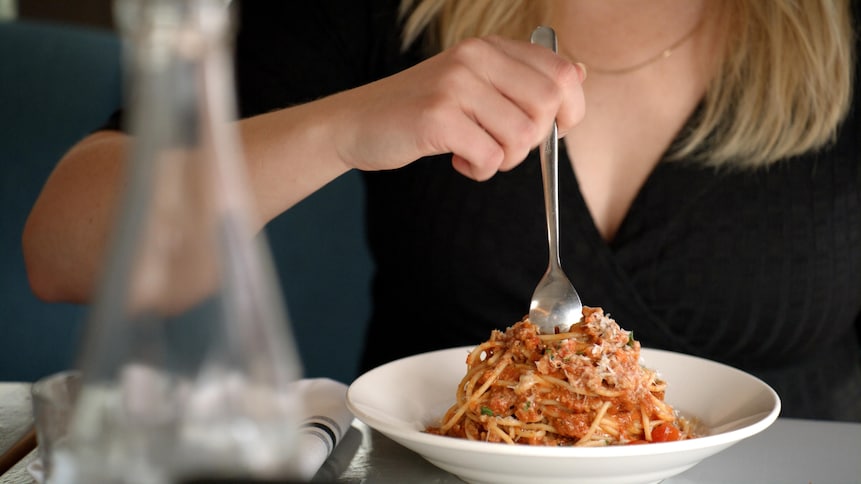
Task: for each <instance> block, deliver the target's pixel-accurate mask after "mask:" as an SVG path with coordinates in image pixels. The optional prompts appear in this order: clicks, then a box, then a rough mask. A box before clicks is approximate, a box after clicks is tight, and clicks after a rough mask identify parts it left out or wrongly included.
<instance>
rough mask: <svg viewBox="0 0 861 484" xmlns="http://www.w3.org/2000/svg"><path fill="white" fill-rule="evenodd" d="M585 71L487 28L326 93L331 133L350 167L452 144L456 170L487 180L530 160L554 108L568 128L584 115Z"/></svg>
mask: <svg viewBox="0 0 861 484" xmlns="http://www.w3.org/2000/svg"><path fill="white" fill-rule="evenodd" d="M584 78H585V70H584V69H583V68H582V66H578V65H575V64H571V63H570V62H568V61H566V60H565V59H563V58H562V57H559V56H557V55H555V54H554V53H553V52H551V51H550V50H548V49H546V48H544V47H540V46H536V45H532V44H529V43H526V42H517V41H511V40H505V39H502V38H499V37H487V38H482V39H468V40H465V41H463V42H461V43H459V44H457V45H456V46H454V47H452V48H451V49H448V50H446V51H444V52H442V53H440V54H438V55H436V56H434V57H432V58H430V59H428V60H426V61H425V62H422V63H420V64H418V65H416V66H414V67H413V68H411V69H408V70H406V71H403V72H401V73H398V74H396V75H393V76H390V77H387V78H385V79H381V80H379V81H377V82H374V83H372V84H369V85H366V86H363V87H360V88H357V89H353V90H350V91H346V92H343V93H340V94H336V95H333V96H330V97H329V98H326V99H323V100H321V101H320V102H321V103H322V104H323V105H330V106H331V107H332V108H333V109H336V111H338V113H339V114H338V115H337V116H335V117H334V120H335V122H334V124H332V125H331V126H333V127H336V129H337V131H336V132H335V134H334V135H333V137H332V140H334V141H333V142H334V143H335V145H336V150H337V152H338V155H339V157H340V158H341V160H343V161H344V162H345V163H346V164H347V165H348V166H350V167H353V168H357V169H360V170H383V169H392V168H398V167H401V166H404V165H406V164H409V163H410V162H412V161H414V160H416V159H418V158H420V157H423V156H427V155H434V154H441V153H452V154H453V157H452V165H453V166H454V168H455V169H456V170H457V171H459V172H460V173H462V174H463V175H465V176H467V177H470V178H473V179H475V180H486V179H488V178H490V177H491V176H493V175H494V174H495V173H496V172H497V171H506V170H510V169H512V168H513V167H515V166H516V165H518V164H519V163H520V162H521V161H523V159H524V158H525V157H526V155H527V154H528V153H529V151H530V150H531V149H533V148H535V147H536V146H538V145H539V144H540V143H541V142H542V141H543V140H544V139H545V138H546V137H547V134H548V133H549V132H550V129H551V125H552V122H553V120H554V118H555V119H556V121H557V125H558V129H559V133H560V136H562V135H564V133H566V132H567V130H568V129H570V128H571V127H572V126H574V125H575V124H576V123H578V122H579V121H580V119H581V118H582V117H583V114H584V102H583V91H582V89H581V82H582V81H583V79H584ZM336 106H340V107H341V109H337V107H336Z"/></svg>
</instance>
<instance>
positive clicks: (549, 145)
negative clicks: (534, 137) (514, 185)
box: [529, 26, 583, 334]
mask: <svg viewBox="0 0 861 484" xmlns="http://www.w3.org/2000/svg"><path fill="white" fill-rule="evenodd" d="M530 40H531V42H532V43H533V44H536V45H541V46H544V47H547V48H548V49H551V50H552V51H553V52H556V49H557V44H556V32H554V30H553V29H552V28H550V27H545V26H540V27H538V28H536V29H535V30H534V31H533V32H532V36H531V39H530ZM558 151H559V139H558V131H557V127H556V121H554V122H553V128H552V129H551V130H550V135H549V136H548V137H547V140H546V141H545V142H544V144H543V145H542V146H541V179H542V181H543V183H544V206H545V209H546V212H547V241H548V243H549V246H550V263H549V264H548V266H547V272H545V273H544V276H543V277H542V278H541V280H540V281H539V282H538V286H537V287H536V288H535V292H533V293H532V302H531V304H530V305H529V320H530V321H531V322H532V323H533V324H535V325H536V326H538V328H539V329H540V330H541V332H542V333H544V334H553V333H555V332H556V329H557V328H559V329H560V330H563V331H564V330H567V329H568V327H569V326H570V325H572V324H574V323H576V322H578V321H580V318H581V317H582V312H583V304H582V303H581V302H580V296H579V295H578V294H577V291H576V290H575V289H574V286H573V285H572V284H571V281H570V280H568V276H566V275H565V272H563V271H562V265H561V263H560V260H559V214H558V209H559V194H558V190H559V179H558V171H559V154H558Z"/></svg>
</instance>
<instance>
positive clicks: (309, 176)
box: [22, 107, 348, 302]
mask: <svg viewBox="0 0 861 484" xmlns="http://www.w3.org/2000/svg"><path fill="white" fill-rule="evenodd" d="M313 116H316V114H314V111H313V110H312V109H303V108H301V107H299V108H294V109H289V110H282V111H278V112H273V113H270V114H266V115H262V116H258V117H255V118H250V119H247V120H243V121H241V122H240V123H238V125H239V130H240V134H241V136H242V140H243V145H244V148H245V159H246V160H247V166H248V175H249V184H250V187H249V188H250V193H251V195H252V197H253V199H252V203H254V206H253V210H254V211H255V213H252V217H255V220H256V223H257V225H256V228H257V229H261V228H262V227H263V226H264V225H265V224H266V223H268V222H269V221H270V220H271V219H273V218H275V217H276V216H278V215H279V214H280V213H282V212H284V211H285V210H287V209H289V208H290V207H291V206H293V205H295V204H296V203H297V202H299V201H300V200H302V199H303V198H305V197H306V196H308V195H309V194H311V193H313V192H314V191H315V190H317V189H318V188H320V187H322V186H323V185H325V184H326V183H328V182H330V181H331V180H333V179H334V178H336V177H338V176H339V175H341V174H343V173H344V172H346V171H347V169H348V168H347V167H346V165H344V164H343V163H341V161H340V160H339V159H337V158H336V156H337V155H335V154H334V153H335V152H334V149H333V148H332V143H331V142H329V141H330V140H328V139H327V137H328V133H326V132H324V131H325V129H326V128H325V123H324V124H323V126H322V127H320V126H317V123H312V122H307V121H303V120H307V119H308V118H312V119H313ZM130 143H131V138H130V137H129V136H127V135H125V134H123V133H120V132H114V131H103V132H97V133H95V134H93V135H90V136H88V137H87V138H85V139H84V140H82V141H81V142H79V143H78V144H77V145H75V146H74V147H73V148H72V149H70V150H69V151H68V152H67V153H66V154H65V155H64V157H63V158H62V159H61V160H60V162H59V163H58V164H57V166H56V168H55V169H54V171H53V173H52V174H51V176H50V177H49V178H48V180H47V181H46V183H45V186H44V187H43V190H42V192H41V194H40V195H39V197H38V199H37V200H36V203H35V204H34V206H33V208H32V210H31V212H30V214H29V217H28V219H27V223H26V225H25V227H24V233H23V239H22V244H23V251H24V259H25V263H26V267H27V273H28V277H29V279H30V285H31V288H32V289H33V291H34V293H35V294H36V295H37V296H38V297H39V298H41V299H43V300H46V301H55V302H86V301H88V300H89V299H90V297H91V295H92V292H93V289H94V287H95V284H96V281H97V278H98V274H99V268H100V266H101V262H102V260H103V259H104V257H105V255H106V249H107V245H108V241H109V237H110V233H111V228H112V226H113V222H114V220H115V218H116V216H117V214H118V211H119V204H120V203H121V196H122V190H123V189H124V188H125V183H126V182H125V163H126V156H127V153H128V149H129V146H130Z"/></svg>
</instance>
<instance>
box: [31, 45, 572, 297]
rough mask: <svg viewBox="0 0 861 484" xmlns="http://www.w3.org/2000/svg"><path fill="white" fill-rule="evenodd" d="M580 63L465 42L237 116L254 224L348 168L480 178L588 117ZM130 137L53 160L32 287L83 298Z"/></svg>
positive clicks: (35, 233) (106, 136)
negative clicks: (442, 163)
mask: <svg viewBox="0 0 861 484" xmlns="http://www.w3.org/2000/svg"><path fill="white" fill-rule="evenodd" d="M583 77H584V73H583V72H582V70H578V69H577V68H576V67H575V66H573V65H571V64H569V63H568V62H566V61H564V60H562V59H561V58H559V57H557V56H555V55H553V54H552V53H550V52H549V51H547V50H546V49H543V48H541V47H537V46H532V45H529V44H527V43H523V42H512V41H505V40H501V39H496V38H490V39H483V40H479V39H471V40H467V41H465V42H462V43H461V44H459V45H458V46H456V47H454V48H452V49H449V50H448V51H446V52H444V53H442V54H440V55H438V56H436V57H434V58H431V59H429V60H427V61H425V62H423V63H421V64H418V65H417V66H415V67H413V68H411V69H408V70H406V71H404V72H402V73H399V74H397V75H395V76H391V77H389V78H385V79H382V80H380V81H377V82H374V83H371V84H368V85H366V86H363V87H360V88H356V89H353V90H349V91H345V92H342V93H339V94H336V95H333V96H330V97H327V98H324V99H321V100H318V101H315V102H311V103H308V104H304V105H300V106H296V107H291V108H288V109H283V110H280V111H275V112H271V113H267V114H263V115H260V116H256V117H252V118H248V119H245V120H242V121H240V122H239V123H238V125H239V129H240V133H241V135H242V141H243V145H244V149H245V158H246V160H247V164H248V173H249V181H250V184H251V190H252V193H253V194H254V196H255V198H256V203H257V210H258V219H259V220H260V223H261V227H262V225H265V224H266V223H268V222H269V221H270V220H272V219H273V218H275V217H276V216H278V215H279V214H280V213H282V212H284V211H285V210H288V209H289V208H290V207H292V206H293V205H295V204H296V203H297V202H299V201H300V200H302V199H303V198H305V197H306V196H308V195H309V194H311V193H313V192H314V191H315V190H317V189H319V188H320V187H322V186H324V185H325V184H326V183H328V182H330V181H331V180H333V179H335V178H337V177H338V176H340V175H341V174H343V173H345V172H347V171H349V170H351V169H360V170H384V169H395V168H399V167H402V166H405V165H407V164H409V163H410V162H412V161H413V160H416V159H418V158H421V157H423V156H428V155H433V154H440V153H452V154H453V156H452V164H453V165H454V167H455V169H457V170H458V171H459V172H461V173H463V174H464V175H465V176H468V177H470V178H473V179H476V180H486V179H488V178H490V177H491V176H493V174H494V173H496V172H497V171H500V170H509V169H511V168H513V167H515V166H516V165H517V164H518V163H520V162H521V161H522V160H523V159H524V158H525V157H526V155H527V153H528V152H529V150H530V149H532V148H534V147H535V146H537V145H538V144H539V143H540V142H541V140H542V138H543V137H544V136H546V133H547V132H548V131H549V129H550V124H551V123H552V121H553V119H554V117H556V119H557V122H558V124H559V128H560V132H561V133H564V132H565V131H566V130H567V129H569V128H570V127H572V126H573V125H574V124H575V123H576V122H578V121H579V120H580V118H582V116H583V98H582V90H581V88H580V82H581V81H582V79H583ZM129 141H130V138H129V137H128V136H127V135H125V134H122V133H118V132H98V133H95V134H92V135H90V136H88V137H87V138H85V139H83V140H82V141H81V142H79V143H78V144H77V145H75V146H74V147H73V148H72V149H71V150H69V151H68V153H66V155H65V156H64V157H63V158H62V159H61V160H60V162H59V163H58V165H57V167H56V168H55V170H54V172H53V173H52V174H51V176H50V177H49V179H48V181H47V182H46V184H45V187H44V188H43V191H42V193H41V194H40V196H39V198H38V200H37V201H36V203H35V205H34V206H33V209H32V211H31V213H30V216H29V218H28V220H27V223H26V226H25V228H24V235H23V246H24V257H25V262H26V265H27V271H28V275H29V278H30V284H31V286H32V288H33V290H34V292H35V293H36V295H37V296H38V297H40V298H42V299H45V300H48V301H69V302H83V301H86V300H88V298H89V297H90V294H91V292H92V290H93V287H94V285H95V280H96V278H97V276H98V267H99V263H100V261H101V259H102V257H103V253H104V250H105V245H106V241H107V237H108V233H109V230H110V224H111V222H112V220H113V216H114V214H115V213H116V210H117V204H118V199H119V196H120V193H121V191H122V189H123V187H122V180H123V164H124V160H125V155H126V151H127V147H128V144H129Z"/></svg>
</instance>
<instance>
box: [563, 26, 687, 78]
mask: <svg viewBox="0 0 861 484" xmlns="http://www.w3.org/2000/svg"><path fill="white" fill-rule="evenodd" d="M700 24H702V20H700V21H699V22H697V24H696V25H694V28H692V29H691V30H690V32H688V33H686V34H685V35H683V36H682V38H680V39H679V40H677V41H675V42H673V43H672V44H671V45H670V46H669V47H667V48H666V49H664V50H662V51H660V52H658V54H657V55H654V56H652V57H649V58H648V59H646V60H644V61H642V62H638V63H636V64H634V65H632V66H628V67H620V68H618V69H602V68H600V67H594V66H592V65H591V64H586V67H587V69H589V73H596V74H605V75H610V76H619V75H622V74H628V73H631V72H634V71H637V70H640V69H642V68H644V67H646V66H648V65H649V64H653V63H655V62H658V61H660V60H663V59H666V58H667V57H670V56H671V55H673V52H675V50H676V49H678V48H679V47H681V45H682V44H684V43H685V42H687V41H688V40H690V39H691V37H693V36H694V34H695V33H696V31H697V30H698V29H699V28H700ZM562 53H563V54H565V55H566V56H567V57H568V58H570V59H572V60H575V61H576V59H577V58H576V57H575V56H573V55H571V54H570V53H569V52H568V51H567V50H565V49H564V48H563V49H562Z"/></svg>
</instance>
